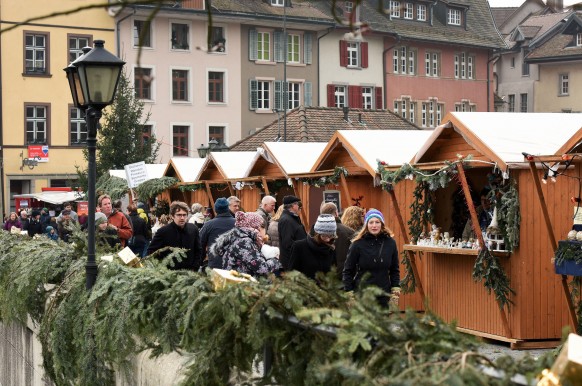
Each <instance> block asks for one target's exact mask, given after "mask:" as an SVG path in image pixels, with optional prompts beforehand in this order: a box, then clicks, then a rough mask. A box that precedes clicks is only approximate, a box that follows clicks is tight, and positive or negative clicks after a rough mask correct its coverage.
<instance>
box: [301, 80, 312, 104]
mask: <svg viewBox="0 0 582 386" xmlns="http://www.w3.org/2000/svg"><path fill="white" fill-rule="evenodd" d="M312 99H313V94H312V91H311V82H305V83H304V84H303V105H304V106H311V105H312V104H313V102H312Z"/></svg>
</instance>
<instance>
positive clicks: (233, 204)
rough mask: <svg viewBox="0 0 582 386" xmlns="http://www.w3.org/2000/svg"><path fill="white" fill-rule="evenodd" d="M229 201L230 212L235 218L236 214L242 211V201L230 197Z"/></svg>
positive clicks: (235, 197)
mask: <svg viewBox="0 0 582 386" xmlns="http://www.w3.org/2000/svg"><path fill="white" fill-rule="evenodd" d="M227 200H228V210H229V211H230V215H231V216H232V217H233V218H234V214H235V213H236V212H238V211H239V210H240V199H239V198H238V197H237V196H230V197H229V198H227Z"/></svg>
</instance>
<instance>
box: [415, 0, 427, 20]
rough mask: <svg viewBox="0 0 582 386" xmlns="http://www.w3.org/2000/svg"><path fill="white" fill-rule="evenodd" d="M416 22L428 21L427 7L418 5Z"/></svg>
mask: <svg viewBox="0 0 582 386" xmlns="http://www.w3.org/2000/svg"><path fill="white" fill-rule="evenodd" d="M416 20H418V21H426V5H424V4H418V5H417V6H416Z"/></svg>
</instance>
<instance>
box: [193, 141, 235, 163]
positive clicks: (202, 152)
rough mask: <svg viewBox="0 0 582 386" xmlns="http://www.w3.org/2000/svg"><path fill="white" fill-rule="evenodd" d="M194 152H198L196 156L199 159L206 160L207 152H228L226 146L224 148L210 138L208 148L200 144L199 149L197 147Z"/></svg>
mask: <svg viewBox="0 0 582 386" xmlns="http://www.w3.org/2000/svg"><path fill="white" fill-rule="evenodd" d="M196 150H198V156H199V157H200V158H206V156H207V155H208V153H209V152H222V151H228V146H226V145H225V144H224V143H218V141H217V140H216V139H214V138H210V141H208V146H204V145H203V144H200V147H198V149H196Z"/></svg>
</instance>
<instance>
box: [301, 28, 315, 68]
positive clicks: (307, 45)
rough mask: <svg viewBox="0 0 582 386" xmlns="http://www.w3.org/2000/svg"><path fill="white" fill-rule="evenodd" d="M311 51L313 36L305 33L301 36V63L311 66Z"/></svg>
mask: <svg viewBox="0 0 582 386" xmlns="http://www.w3.org/2000/svg"><path fill="white" fill-rule="evenodd" d="M312 50H313V35H311V33H309V32H306V33H305V34H304V35H303V61H304V62H305V64H311V55H312V53H311V52H312Z"/></svg>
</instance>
